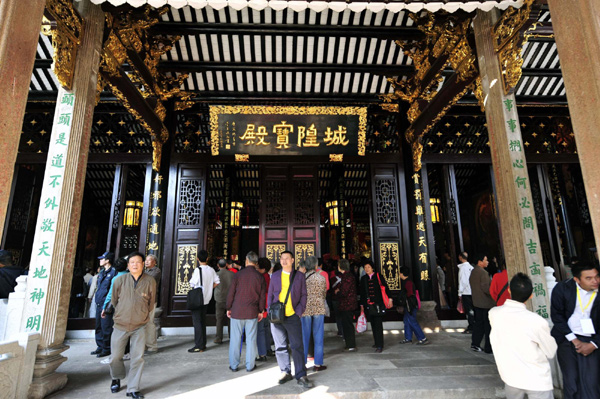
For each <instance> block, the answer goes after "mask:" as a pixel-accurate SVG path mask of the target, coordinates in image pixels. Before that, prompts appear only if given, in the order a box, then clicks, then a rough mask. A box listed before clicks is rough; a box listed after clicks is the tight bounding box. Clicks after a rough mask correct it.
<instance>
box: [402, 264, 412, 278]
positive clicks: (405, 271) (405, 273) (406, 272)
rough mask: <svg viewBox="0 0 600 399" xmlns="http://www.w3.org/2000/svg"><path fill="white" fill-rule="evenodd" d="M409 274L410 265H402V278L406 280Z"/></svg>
mask: <svg viewBox="0 0 600 399" xmlns="http://www.w3.org/2000/svg"><path fill="white" fill-rule="evenodd" d="M409 275H410V269H409V268H408V266H402V267H401V268H400V278H401V279H402V280H406V279H407V278H408V276H409Z"/></svg>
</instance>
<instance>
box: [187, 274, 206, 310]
mask: <svg viewBox="0 0 600 399" xmlns="http://www.w3.org/2000/svg"><path fill="white" fill-rule="evenodd" d="M198 272H199V273H200V287H198V288H194V289H193V290H189V291H188V293H187V308H188V310H198V309H202V307H203V306H204V292H203V290H202V286H203V285H204V283H203V282H202V266H198Z"/></svg>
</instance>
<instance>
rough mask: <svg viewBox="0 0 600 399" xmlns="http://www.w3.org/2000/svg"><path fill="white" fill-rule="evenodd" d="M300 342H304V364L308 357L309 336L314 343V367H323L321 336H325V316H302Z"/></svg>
mask: <svg viewBox="0 0 600 399" xmlns="http://www.w3.org/2000/svg"><path fill="white" fill-rule="evenodd" d="M301 321H302V341H303V342H304V363H306V358H307V356H308V343H309V342H310V334H311V332H312V336H313V339H314V342H315V365H317V366H322V365H323V335H324V334H325V315H322V314H321V315H317V316H303V317H302V319H301Z"/></svg>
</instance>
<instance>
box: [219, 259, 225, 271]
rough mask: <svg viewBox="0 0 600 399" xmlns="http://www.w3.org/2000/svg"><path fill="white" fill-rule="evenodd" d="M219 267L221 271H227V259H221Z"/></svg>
mask: <svg viewBox="0 0 600 399" xmlns="http://www.w3.org/2000/svg"><path fill="white" fill-rule="evenodd" d="M217 266H219V269H225V268H226V267H227V261H226V260H225V259H219V261H218V262H217Z"/></svg>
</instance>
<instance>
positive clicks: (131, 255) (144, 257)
mask: <svg viewBox="0 0 600 399" xmlns="http://www.w3.org/2000/svg"><path fill="white" fill-rule="evenodd" d="M134 256H139V257H141V258H142V262H145V261H146V255H144V254H143V253H141V252H139V251H134V252H132V253H130V254H129V255H127V262H129V259H131V258H133V257H134Z"/></svg>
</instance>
